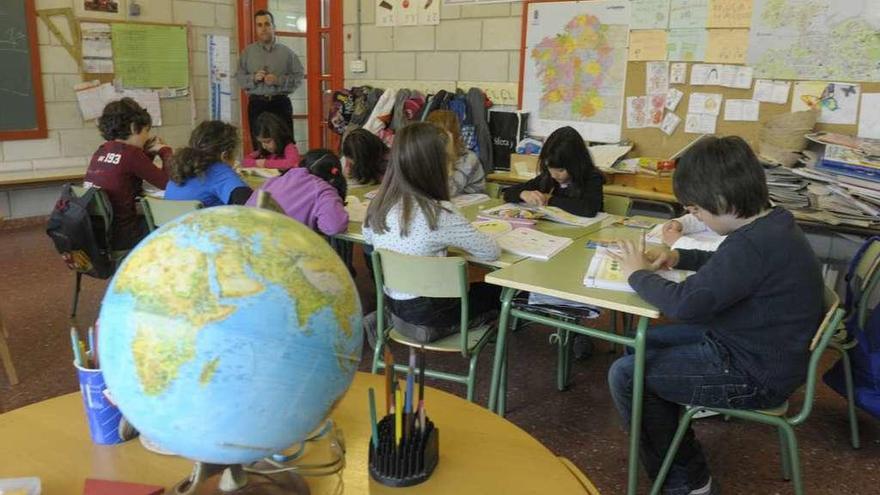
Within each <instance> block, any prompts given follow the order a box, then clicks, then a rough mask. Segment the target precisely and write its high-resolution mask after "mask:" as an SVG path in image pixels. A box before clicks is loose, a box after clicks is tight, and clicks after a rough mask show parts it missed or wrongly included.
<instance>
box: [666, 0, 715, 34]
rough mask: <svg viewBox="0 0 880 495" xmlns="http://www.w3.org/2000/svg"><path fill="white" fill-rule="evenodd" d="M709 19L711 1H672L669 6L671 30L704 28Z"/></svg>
mask: <svg viewBox="0 0 880 495" xmlns="http://www.w3.org/2000/svg"><path fill="white" fill-rule="evenodd" d="M708 18H709V0H672V2H671V3H670V5H669V28H670V29H690V28H704V27H706V22H707V19H708Z"/></svg>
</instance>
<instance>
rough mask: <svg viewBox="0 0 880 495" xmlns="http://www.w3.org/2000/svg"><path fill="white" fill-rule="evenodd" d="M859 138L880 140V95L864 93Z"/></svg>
mask: <svg viewBox="0 0 880 495" xmlns="http://www.w3.org/2000/svg"><path fill="white" fill-rule="evenodd" d="M859 137H863V138H873V139H880V93H862V107H861V109H860V110H859Z"/></svg>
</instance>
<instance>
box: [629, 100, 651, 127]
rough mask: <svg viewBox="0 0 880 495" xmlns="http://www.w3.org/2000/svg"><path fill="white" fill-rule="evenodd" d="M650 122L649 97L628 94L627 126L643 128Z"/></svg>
mask: <svg viewBox="0 0 880 495" xmlns="http://www.w3.org/2000/svg"><path fill="white" fill-rule="evenodd" d="M647 123H648V97H646V96H628V97H627V98H626V127H627V128H629V129H641V128H642V127H645V126H646V125H647Z"/></svg>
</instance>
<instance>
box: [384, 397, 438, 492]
mask: <svg viewBox="0 0 880 495" xmlns="http://www.w3.org/2000/svg"><path fill="white" fill-rule="evenodd" d="M425 423H426V426H425V431H424V433H421V431H419V429H415V431H416V433H414V434H411V435H410V436H409V437H406V436H404V437H403V440H402V441H401V442H400V445H396V442H395V441H394V416H393V415H391V414H389V415H387V416H385V417H384V418H382V420H381V421H379V425H378V430H379V446H378V447H374V446H373V442H372V441H371V442H370V476H372V477H373V479H374V480H376V481H378V482H379V483H381V484H383V485H386V486H412V485H417V484H419V483H421V482H423V481H425V480H427V479H428V478H430V477H431V473H433V472H434V468H435V467H437V461H438V460H439V457H440V454H439V434H440V432H439V430H437V428H435V427H434V423H433V422H431V420H430V419H427V420H426V421H425Z"/></svg>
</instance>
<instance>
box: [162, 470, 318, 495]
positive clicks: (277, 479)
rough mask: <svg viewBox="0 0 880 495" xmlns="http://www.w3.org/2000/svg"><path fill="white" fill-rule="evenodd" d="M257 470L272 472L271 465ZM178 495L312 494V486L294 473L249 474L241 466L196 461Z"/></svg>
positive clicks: (174, 490)
mask: <svg viewBox="0 0 880 495" xmlns="http://www.w3.org/2000/svg"><path fill="white" fill-rule="evenodd" d="M255 467H256V468H258V469H259V468H266V469H271V468H272V467H274V466H270V465H268V464H266V465H263V466H260V465H259V463H258V464H256V465H255ZM171 493H172V494H174V495H308V494H309V493H310V491H309V486H308V484H306V482H305V480H304V479H303V477H302V476H300V475H298V474H296V473H293V472H289V471H288V472H281V473H274V474H256V473H246V472H245V470H244V467H243V466H242V465H241V464H234V465H224V464H208V463H204V462H196V465H195V467H194V468H193V472H192V474H191V475H190V476H189V478H187V479H185V480H183V481H181V482H180V483H178V484H177V485H175V486H174V489H173V491H172V492H171Z"/></svg>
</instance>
